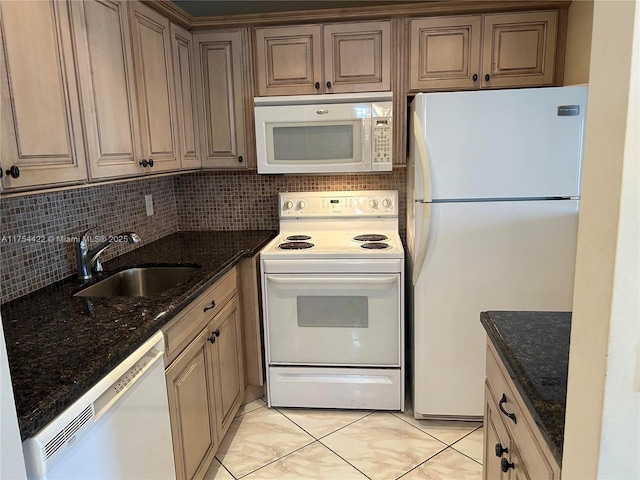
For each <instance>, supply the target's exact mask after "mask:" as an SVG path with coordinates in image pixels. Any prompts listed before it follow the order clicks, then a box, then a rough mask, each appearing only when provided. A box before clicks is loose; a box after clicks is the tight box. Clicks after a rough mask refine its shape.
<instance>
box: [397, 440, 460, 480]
mask: <svg viewBox="0 0 640 480" xmlns="http://www.w3.org/2000/svg"><path fill="white" fill-rule="evenodd" d="M445 445H446V444H445ZM449 448H451V447H450V446H448V445H447V446H446V447H444V448H443V449H442V450H440V451H439V452H438V453H435V454H433V455H431V456H430V457H429V458H427V459H426V460H425V461H424V462H421V463H419V464H418V465H416V466H415V467H413V468H412V469H410V470H407V471H406V472H404V473H403V474H402V475H400V476H399V477H396V480H399V479H400V478H402V477H404V476H406V475H408V474H409V473H410V472H413V471H414V470H415V469H416V468H419V467H420V466H422V465H424V464H425V463H427V462H428V461H430V460H433V459H434V458H435V457H437V456H438V455H440V454H441V453H442V452H444V451H445V450H447V449H449Z"/></svg>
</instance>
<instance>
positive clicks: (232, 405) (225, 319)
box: [211, 296, 244, 438]
mask: <svg viewBox="0 0 640 480" xmlns="http://www.w3.org/2000/svg"><path fill="white" fill-rule="evenodd" d="M211 333H212V334H213V335H214V336H215V337H216V342H215V344H214V345H213V348H212V351H213V375H214V379H215V383H214V385H215V389H216V390H215V391H216V421H217V432H218V437H219V438H222V437H223V436H224V434H225V433H226V431H227V430H228V429H229V426H230V425H231V422H232V421H233V417H234V416H235V413H236V412H237V410H238V407H239V406H240V402H241V401H242V396H243V393H244V367H243V363H242V357H243V346H242V325H241V319H240V302H239V301H238V297H237V296H235V297H234V298H233V299H232V300H231V301H229V303H227V305H225V307H224V308H223V309H222V311H221V312H220V313H219V314H218V315H216V317H215V318H214V319H213V321H212V322H211Z"/></svg>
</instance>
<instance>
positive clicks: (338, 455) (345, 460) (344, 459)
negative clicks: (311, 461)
mask: <svg viewBox="0 0 640 480" xmlns="http://www.w3.org/2000/svg"><path fill="white" fill-rule="evenodd" d="M372 413H373V412H372ZM362 418H364V417H362ZM354 423H355V422H354ZM327 436H328V435H325V436H324V437H322V438H326V437H327ZM318 442H319V443H320V445H322V446H323V447H324V448H326V449H327V450H329V451H330V452H331V453H333V454H334V455H335V456H336V457H338V458H341V459H342V460H343V461H344V462H346V463H347V464H348V465H351V466H352V467H353V468H355V469H356V470H357V471H358V472H360V473H361V474H362V475H364V477H365V478H367V479H369V480H371V477H370V476H369V475H367V474H366V473H364V472H363V471H362V470H360V469H359V468H358V467H356V466H355V465H354V464H353V463H351V462H350V461H349V460H347V459H346V458H344V457H343V456H342V455H340V454H339V453H338V452H335V451H334V450H333V449H331V447H329V446H328V445H325V444H324V443H322V442H321V441H320V440H318Z"/></svg>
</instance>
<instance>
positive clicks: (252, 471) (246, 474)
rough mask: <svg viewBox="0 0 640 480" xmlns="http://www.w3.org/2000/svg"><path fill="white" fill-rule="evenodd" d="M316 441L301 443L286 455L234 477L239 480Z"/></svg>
mask: <svg viewBox="0 0 640 480" xmlns="http://www.w3.org/2000/svg"><path fill="white" fill-rule="evenodd" d="M317 441H318V440H314V441H313V442H310V443H307V444H306V445H303V446H301V447H299V448H296V449H295V450H293V451H291V452H289V453H287V454H286V455H282V456H281V457H278V458H275V459H273V460H271V461H270V462H269V463H265V464H264V465H262V466H261V467H258V468H256V469H255V470H251V471H250V472H249V473H245V474H244V475H242V476H241V477H237V479H236V480H239V479H241V478H244V477H247V476H249V475H251V474H252V473H255V472H257V471H258V470H262V469H263V468H264V467H267V466H269V465H271V464H272V463H275V462H277V461H278V460H282V459H283V458H287V457H288V456H289V455H292V454H294V453H296V452H298V451H300V450H302V449H303V448H306V447H308V446H309V445H313V444H314V443H316V442H317ZM234 478H236V477H234Z"/></svg>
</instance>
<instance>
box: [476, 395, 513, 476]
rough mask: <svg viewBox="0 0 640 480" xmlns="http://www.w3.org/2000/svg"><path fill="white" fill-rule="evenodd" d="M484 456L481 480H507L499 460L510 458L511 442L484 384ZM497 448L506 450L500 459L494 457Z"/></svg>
mask: <svg viewBox="0 0 640 480" xmlns="http://www.w3.org/2000/svg"><path fill="white" fill-rule="evenodd" d="M484 402H485V407H484V431H485V439H484V454H483V461H482V465H484V468H483V475H484V476H483V479H484V480H507V478H508V474H506V473H503V472H502V470H501V468H500V467H501V465H500V462H501V459H502V458H506V459H507V460H509V458H510V450H511V440H510V438H509V434H508V433H507V428H506V427H505V425H504V423H503V422H502V418H500V412H499V411H498V407H497V405H496V404H495V401H494V399H493V396H492V394H491V390H490V389H489V387H488V384H485V388H484ZM498 446H499V447H500V448H501V449H506V450H507V451H505V452H504V453H503V455H502V456H501V457H498V456H497V455H496V450H497V449H498Z"/></svg>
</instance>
